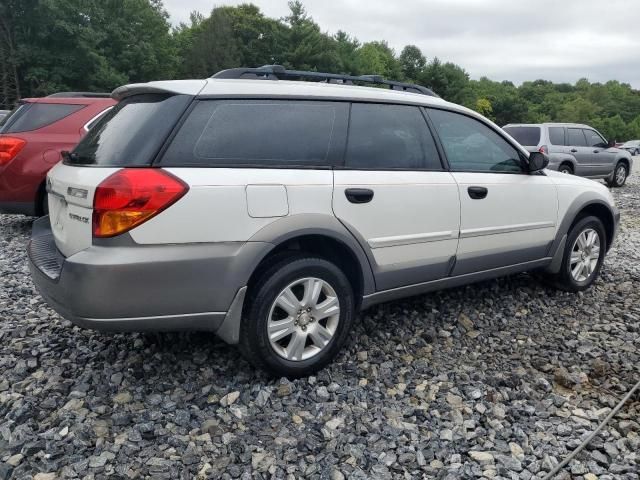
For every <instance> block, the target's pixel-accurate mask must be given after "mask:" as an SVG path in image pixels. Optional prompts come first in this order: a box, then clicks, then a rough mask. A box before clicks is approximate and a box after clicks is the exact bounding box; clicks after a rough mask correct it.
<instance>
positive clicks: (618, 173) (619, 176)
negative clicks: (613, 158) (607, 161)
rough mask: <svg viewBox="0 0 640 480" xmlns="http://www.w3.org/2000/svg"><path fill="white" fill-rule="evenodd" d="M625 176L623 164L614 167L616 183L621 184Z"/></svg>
mask: <svg viewBox="0 0 640 480" xmlns="http://www.w3.org/2000/svg"><path fill="white" fill-rule="evenodd" d="M626 178H627V169H626V168H625V167H624V165H619V166H618V168H617V169H616V182H617V184H618V185H622V184H623V183H624V181H625V180H626Z"/></svg>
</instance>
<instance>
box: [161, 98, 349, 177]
mask: <svg viewBox="0 0 640 480" xmlns="http://www.w3.org/2000/svg"><path fill="white" fill-rule="evenodd" d="M347 107H348V106H347V105H346V104H341V103H337V102H307V101H295V100H294V101H290V100H203V101H200V102H199V103H198V104H197V105H196V106H195V108H194V109H193V111H192V112H191V114H190V115H189V118H188V119H187V120H186V121H185V123H184V124H183V126H182V127H181V128H180V131H179V132H178V134H177V135H176V137H175V139H174V140H173V142H172V143H171V146H170V147H169V148H168V149H167V151H166V152H165V154H164V157H163V158H162V161H161V163H162V164H163V165H177V166H261V167H286V166H330V165H331V164H332V159H333V158H335V156H336V149H337V147H338V146H340V145H342V143H341V141H340V140H339V139H338V137H340V135H341V133H340V132H344V131H346V128H345V122H346V117H347ZM342 135H343V133H342Z"/></svg>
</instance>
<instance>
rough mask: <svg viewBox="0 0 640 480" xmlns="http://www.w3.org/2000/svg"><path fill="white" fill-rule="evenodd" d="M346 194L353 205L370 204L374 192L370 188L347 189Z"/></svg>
mask: <svg viewBox="0 0 640 480" xmlns="http://www.w3.org/2000/svg"><path fill="white" fill-rule="evenodd" d="M344 194H345V196H346V197H347V200H349V201H350V202H351V203H369V202H370V201H371V199H372V198H373V190H371V189H369V188H347V189H346V190H345V191H344Z"/></svg>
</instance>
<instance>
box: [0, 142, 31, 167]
mask: <svg viewBox="0 0 640 480" xmlns="http://www.w3.org/2000/svg"><path fill="white" fill-rule="evenodd" d="M26 143H27V142H25V141H24V140H22V139H21V138H14V137H0V165H4V164H6V163H9V162H10V161H11V160H13V159H14V158H15V156H16V155H18V153H19V152H20V150H22V148H23V147H24V146H25V145H26Z"/></svg>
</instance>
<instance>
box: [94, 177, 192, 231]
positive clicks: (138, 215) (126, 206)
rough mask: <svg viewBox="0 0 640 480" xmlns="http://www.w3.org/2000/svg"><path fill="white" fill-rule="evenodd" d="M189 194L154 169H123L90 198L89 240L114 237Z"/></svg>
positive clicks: (99, 187) (179, 182) (184, 187)
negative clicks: (91, 219) (91, 206)
mask: <svg viewBox="0 0 640 480" xmlns="http://www.w3.org/2000/svg"><path fill="white" fill-rule="evenodd" d="M188 191H189V187H188V186H187V185H186V184H185V183H184V182H183V181H182V180H180V179H178V178H176V177H174V176H173V175H171V174H170V173H168V172H165V171H164V170H160V169H157V168H125V169H122V170H119V171H118V172H116V173H114V174H113V175H111V176H110V177H108V178H106V179H105V180H104V181H103V182H102V183H101V184H100V185H98V188H96V193H95V196H94V198H93V236H94V237H102V238H104V237H114V236H116V235H120V234H121V233H124V232H126V231H129V230H131V229H132V228H134V227H136V226H138V225H140V224H141V223H143V222H146V221H147V220H149V219H150V218H152V217H154V216H155V215H157V214H158V213H160V212H161V211H163V210H165V209H167V208H169V207H170V206H171V205H173V204H174V203H175V202H177V201H178V200H179V199H180V198H182V197H183V196H184V195H185V194H186V193H187V192H188Z"/></svg>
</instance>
